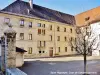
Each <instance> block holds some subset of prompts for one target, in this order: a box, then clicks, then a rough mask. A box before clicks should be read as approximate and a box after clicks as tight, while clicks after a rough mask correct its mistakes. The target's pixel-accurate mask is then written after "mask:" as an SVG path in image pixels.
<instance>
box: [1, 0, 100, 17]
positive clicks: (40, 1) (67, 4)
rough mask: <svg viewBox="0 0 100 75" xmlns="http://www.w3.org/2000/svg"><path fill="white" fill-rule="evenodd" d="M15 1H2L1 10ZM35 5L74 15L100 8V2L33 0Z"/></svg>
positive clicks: (96, 0) (84, 0) (86, 0)
mask: <svg viewBox="0 0 100 75" xmlns="http://www.w3.org/2000/svg"><path fill="white" fill-rule="evenodd" d="M14 1H15V0H0V9H3V8H4V7H6V6H7V5H9V4H11V3H12V2H14ZM23 1H29V0H23ZM33 3H34V4H37V5H40V6H43V7H47V8H50V9H54V10H57V11H61V12H64V13H67V14H72V15H76V14H79V13H81V12H84V11H87V10H90V9H92V8H95V7H98V6H100V0H33Z"/></svg>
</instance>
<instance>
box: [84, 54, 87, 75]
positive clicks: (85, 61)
mask: <svg viewBox="0 0 100 75" xmlns="http://www.w3.org/2000/svg"><path fill="white" fill-rule="evenodd" d="M86 63H87V60H86V54H84V75H86Z"/></svg>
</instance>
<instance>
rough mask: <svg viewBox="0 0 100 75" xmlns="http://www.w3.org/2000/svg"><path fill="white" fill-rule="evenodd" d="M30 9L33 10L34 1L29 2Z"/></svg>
mask: <svg viewBox="0 0 100 75" xmlns="http://www.w3.org/2000/svg"><path fill="white" fill-rule="evenodd" d="M29 4H30V8H31V9H33V0H29Z"/></svg>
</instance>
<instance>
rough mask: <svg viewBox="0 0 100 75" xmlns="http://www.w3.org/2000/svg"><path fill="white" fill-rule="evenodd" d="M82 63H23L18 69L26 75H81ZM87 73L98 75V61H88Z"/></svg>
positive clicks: (99, 71)
mask: <svg viewBox="0 0 100 75" xmlns="http://www.w3.org/2000/svg"><path fill="white" fill-rule="evenodd" d="M83 67H84V66H83V61H82V60H80V61H68V62H66V61H65V62H64V61H56V62H55V61H48V62H47V61H46V62H45V61H40V60H37V61H25V64H24V65H23V67H21V68H20V69H21V70H22V71H24V72H25V73H27V74H28V75H82V72H83V69H84V68H83ZM87 72H88V73H89V74H90V75H100V60H89V61H88V62H87Z"/></svg>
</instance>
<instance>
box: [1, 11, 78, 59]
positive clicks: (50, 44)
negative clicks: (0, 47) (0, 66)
mask: <svg viewBox="0 0 100 75" xmlns="http://www.w3.org/2000/svg"><path fill="white" fill-rule="evenodd" d="M6 18H9V19H10V22H9V23H10V25H12V28H13V29H14V30H15V31H16V32H17V35H16V46H17V47H20V48H24V50H26V51H27V52H26V53H25V58H35V57H50V56H61V55H73V54H76V51H75V50H74V49H72V48H71V46H70V45H69V44H68V40H67V39H68V38H71V37H72V39H75V27H74V26H73V25H68V24H64V23H60V22H55V21H48V20H44V19H39V18H35V17H30V16H25V15H18V14H12V13H6V12H1V13H0V36H1V35H2V33H3V31H4V30H5V29H6V28H7V27H8V25H7V24H5V19H6ZM21 19H23V20H24V26H23V27H20V20H21ZM29 22H32V28H30V27H29ZM38 23H41V25H43V24H45V28H44V27H38ZM51 25H52V30H50V26H51ZM58 27H59V31H57V28H58ZM64 28H66V32H64ZM38 29H41V31H42V30H45V35H43V34H42V32H41V34H38ZM20 33H24V39H23V40H21V39H20ZM29 34H32V40H29ZM51 36H52V41H51ZM58 36H59V37H60V41H58ZM65 37H66V41H65ZM39 41H41V46H40V42H39ZM44 41H45V46H44ZM29 47H31V48H32V52H31V53H30V54H29V50H28V49H29ZM59 47H60V49H59ZM65 47H66V49H65ZM52 51H53V52H52Z"/></svg>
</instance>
